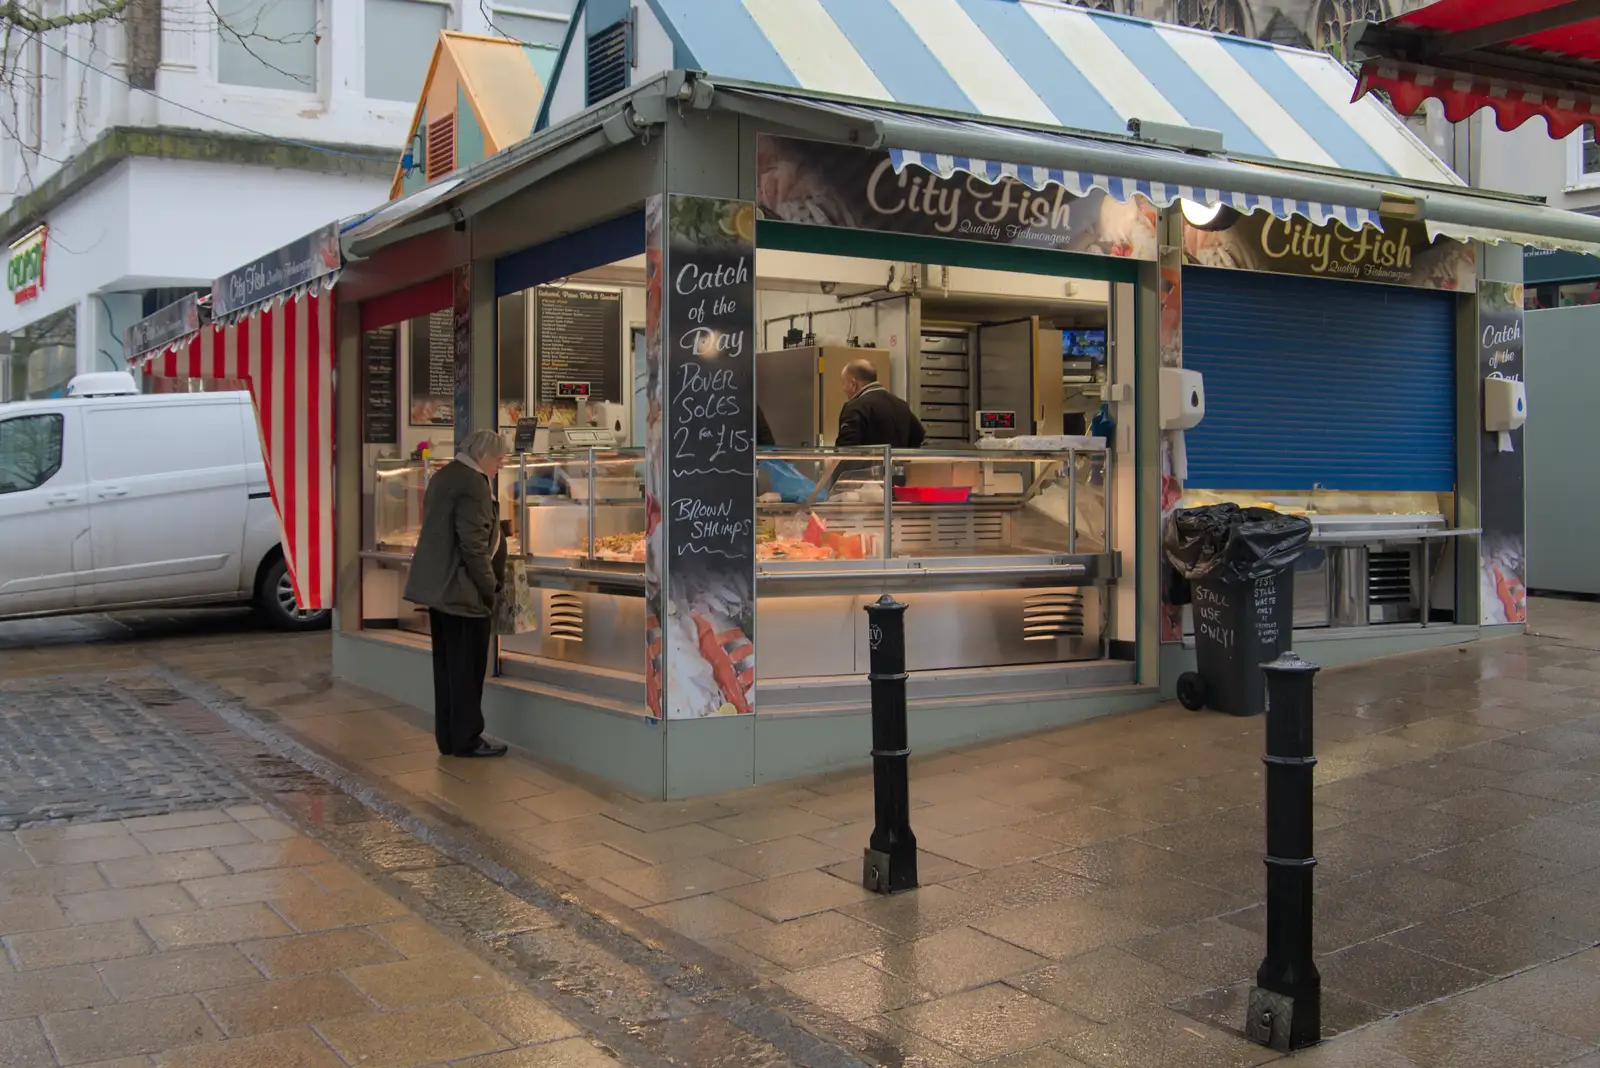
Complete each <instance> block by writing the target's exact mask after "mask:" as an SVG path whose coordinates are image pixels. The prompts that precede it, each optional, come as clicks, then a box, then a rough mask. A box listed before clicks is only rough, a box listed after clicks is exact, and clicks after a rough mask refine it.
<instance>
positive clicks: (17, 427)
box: [0, 415, 62, 493]
mask: <svg viewBox="0 0 1600 1068" xmlns="http://www.w3.org/2000/svg"><path fill="white" fill-rule="evenodd" d="M61 428H62V418H61V416H59V415H23V416H18V417H17V418H15V419H6V420H3V421H0V493H21V492H23V491H24V490H31V489H38V488H39V487H40V486H42V485H44V484H45V483H46V482H49V481H50V479H51V478H52V477H53V476H54V475H55V473H56V472H57V471H59V470H61Z"/></svg>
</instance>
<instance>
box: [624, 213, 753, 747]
mask: <svg viewBox="0 0 1600 1068" xmlns="http://www.w3.org/2000/svg"><path fill="white" fill-rule="evenodd" d="M664 208H665V214H666V219H665V223H666V225H665V228H664V229H665V234H664V237H665V248H664V250H663V251H664V253H665V256H664V257H663V259H664V262H663V263H662V265H661V268H660V269H659V271H657V272H656V276H655V280H654V281H653V282H652V283H651V286H650V288H651V290H652V291H656V292H659V296H657V297H655V300H657V301H658V302H659V304H660V306H661V307H662V309H663V312H664V314H663V322H664V327H665V328H664V330H663V332H662V336H661V337H660V338H659V339H658V341H657V343H656V345H655V346H651V345H650V342H649V339H648V337H647V339H646V346H647V349H651V348H654V349H655V350H656V351H659V353H660V356H659V357H658V358H656V360H655V365H654V367H653V368H652V371H651V373H650V376H649V378H650V381H649V386H650V388H651V389H652V390H653V391H654V392H655V395H656V396H657V397H659V398H660V406H659V413H658V412H657V406H656V404H655V403H654V402H652V404H651V413H650V418H652V419H654V420H655V425H654V426H653V427H650V428H649V430H648V433H647V438H648V440H649V441H650V443H651V446H652V447H654V448H656V449H658V450H659V453H658V455H657V456H656V457H654V458H653V460H652V461H651V462H650V463H649V464H648V467H649V469H651V470H653V471H654V472H655V474H656V475H657V476H658V483H657V485H656V486H655V487H654V488H655V491H656V493H655V496H654V497H652V499H651V502H649V505H648V507H647V512H648V513H649V514H650V517H651V518H650V522H651V523H653V524H654V525H653V529H651V530H650V531H649V532H648V533H649V539H650V540H649V550H648V556H650V557H653V558H654V559H655V560H656V561H657V563H656V564H655V565H654V567H655V569H656V575H655V580H656V582H657V583H658V590H659V592H658V595H657V597H656V598H655V600H654V602H653V603H652V613H653V625H652V628H651V634H650V654H651V655H650V664H651V668H650V670H651V672H652V673H654V674H657V675H658V676H659V677H658V678H657V679H655V680H651V679H647V682H646V692H647V695H648V694H650V693H651V692H654V693H656V694H657V695H659V696H658V697H657V701H658V702H659V704H658V705H657V708H661V707H664V709H665V718H667V719H695V718H702V717H706V716H717V715H748V714H750V713H752V712H754V711H755V656H756V649H755V568H756V501H755V493H756V477H755V475H756V441H755V367H754V359H755V347H754V342H755V205H753V204H751V203H750V202H748V201H739V200H721V199H714V198H707V197H689V196H677V195H673V196H669V197H666V198H665V203H664ZM648 215H649V211H648V210H647V226H649V225H650V222H649V220H648ZM647 256H648V253H647ZM646 269H647V273H648V272H649V270H650V268H649V265H648V264H647V268H646ZM647 360H648V357H647ZM650 570H651V564H650V563H649V562H648V560H647V564H646V572H647V574H646V579H647V584H648V582H649V579H650V575H649V572H650ZM647 593H648V585H647ZM657 664H659V665H660V666H659V667H657ZM652 712H653V714H656V715H660V712H659V711H656V710H655V709H652Z"/></svg>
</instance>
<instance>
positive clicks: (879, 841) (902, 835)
mask: <svg viewBox="0 0 1600 1068" xmlns="http://www.w3.org/2000/svg"><path fill="white" fill-rule="evenodd" d="M867 634H868V646H869V654H870V656H871V663H870V665H869V668H870V670H869V671H868V673H867V679H868V680H869V681H870V682H871V683H872V807H873V815H874V817H875V818H874V821H873V826H872V838H871V840H870V842H869V844H868V845H867V848H866V856H865V858H864V860H863V863H862V877H861V884H862V885H863V886H865V887H866V888H867V889H868V890H872V891H875V892H877V893H880V894H897V893H899V892H900V891H902V890H915V889H916V887H917V836H916V835H914V834H912V833H911V782H910V776H909V771H908V769H907V762H908V761H909V760H910V757H911V749H910V734H909V733H908V731H907V729H906V606H905V605H903V604H901V603H900V602H899V601H896V600H895V599H894V598H893V597H890V596H889V595H888V594H887V593H886V594H884V595H883V596H882V597H880V598H878V600H877V601H876V602H874V603H873V604H869V605H867Z"/></svg>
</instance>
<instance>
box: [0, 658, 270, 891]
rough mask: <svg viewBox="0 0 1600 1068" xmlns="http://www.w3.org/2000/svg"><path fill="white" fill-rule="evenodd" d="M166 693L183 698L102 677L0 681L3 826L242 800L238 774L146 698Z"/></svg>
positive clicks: (121, 816)
mask: <svg viewBox="0 0 1600 1068" xmlns="http://www.w3.org/2000/svg"><path fill="white" fill-rule="evenodd" d="M136 693H137V694H138V696H137V697H136V696H135V694H136ZM168 699H171V700H182V699H183V698H182V695H180V694H178V693H177V691H175V690H172V689H171V688H170V687H165V688H162V687H156V688H152V689H147V690H144V691H142V692H140V691H129V690H126V689H124V688H121V687H117V686H114V685H112V684H111V683H109V682H106V681H90V680H83V681H74V682H72V683H70V684H66V685H63V684H62V683H60V682H51V683H31V682H11V683H5V684H0V830H10V829H12V828H15V827H22V826H28V825H30V824H35V823H42V822H49V821H54V820H69V819H70V820H117V819H125V818H131V817H137V816H151V815H160V814H164V813H169V812H175V811H179V810H182V809H194V808H203V807H214V806H218V805H222V804H231V803H237V802H241V801H244V800H246V799H247V798H248V796H249V795H248V794H247V793H246V792H245V790H244V788H243V787H242V786H241V785H239V783H238V780H237V778H236V777H235V776H234V775H233V774H231V773H230V772H228V771H227V770H225V769H223V768H222V767H220V766H219V765H217V763H216V762H215V761H214V760H212V759H210V758H209V757H207V756H204V755H202V754H200V753H197V752H196V751H195V749H194V748H193V747H192V746H191V745H189V744H187V743H186V742H185V741H184V740H183V739H182V738H181V736H180V735H179V734H178V733H176V732H175V731H174V730H172V729H170V728H169V727H167V726H165V725H164V723H163V720H162V719H161V718H158V717H156V716H155V715H153V714H152V711H151V710H150V708H149V707H146V706H147V704H153V703H156V702H159V701H162V700H168ZM125 855H126V854H125ZM96 859H99V858H96Z"/></svg>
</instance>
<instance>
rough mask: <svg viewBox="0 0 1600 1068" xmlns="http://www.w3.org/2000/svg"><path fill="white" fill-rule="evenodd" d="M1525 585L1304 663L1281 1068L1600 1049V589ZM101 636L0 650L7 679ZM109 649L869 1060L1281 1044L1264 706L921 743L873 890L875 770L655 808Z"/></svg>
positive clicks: (1139, 1065)
mask: <svg viewBox="0 0 1600 1068" xmlns="http://www.w3.org/2000/svg"><path fill="white" fill-rule="evenodd" d="M1534 612H1535V615H1534V628H1533V629H1534V631H1535V633H1534V634H1533V635H1532V636H1529V637H1526V638H1518V639H1508V640H1504V641H1499V642H1494V643H1484V644H1479V645H1474V646H1470V647H1465V648H1460V649H1446V650H1440V651H1436V652H1431V653H1426V654H1417V655H1413V656H1408V657H1402V658H1395V659H1393V660H1389V661H1382V662H1378V663H1375V664H1371V665H1366V666H1363V667H1359V668H1352V669H1343V670H1339V671H1329V672H1325V673H1324V674H1323V675H1322V676H1321V677H1320V678H1319V683H1318V717H1317V736H1318V745H1317V748H1318V755H1319V758H1320V762H1319V765H1318V769H1317V775H1318V780H1317V781H1318V790H1317V809H1316V813H1317V827H1318V841H1317V853H1318V857H1319V860H1320V866H1319V868H1318V874H1317V880H1318V903H1317V917H1318V919H1317V923H1318V928H1317V930H1318V952H1319V966H1320V967H1321V969H1322V973H1323V976H1324V982H1325V989H1326V995H1325V1001H1324V1020H1325V1023H1326V1024H1327V1030H1328V1032H1329V1033H1330V1035H1332V1034H1342V1036H1343V1037H1338V1038H1335V1039H1333V1040H1332V1041H1330V1042H1328V1043H1325V1044H1324V1046H1322V1047H1321V1048H1319V1049H1317V1050H1315V1051H1311V1052H1307V1053H1302V1054H1299V1055H1297V1056H1296V1061H1297V1062H1304V1064H1306V1065H1311V1066H1316V1065H1336V1066H1345V1065H1361V1066H1373V1068H1435V1066H1438V1068H1445V1066H1449V1068H1456V1066H1464V1068H1472V1066H1475V1065H1480V1064H1481V1065H1484V1066H1485V1068H1490V1066H1493V1068H1545V1066H1553V1065H1561V1064H1570V1065H1572V1066H1573V1068H1600V1057H1597V1056H1596V1054H1595V1053H1594V1051H1595V1049H1596V1048H1597V1047H1600V1010H1596V1009H1594V1008H1593V1006H1595V1005H1596V1004H1600V961H1597V960H1596V958H1595V956H1594V953H1593V952H1592V947H1593V946H1595V944H1596V943H1597V942H1600V920H1597V919H1596V917H1600V780H1597V778H1596V776H1597V775H1600V637H1597V635H1600V631H1597V629H1596V624H1597V623H1600V608H1597V607H1596V606H1592V605H1577V604H1571V603H1563V602H1550V601H1540V602H1536V604H1535V607H1534ZM0 641H3V637H0ZM95 648H96V647H91V646H83V647H77V646H74V647H69V648H66V649H62V650H48V649H30V650H27V651H25V652H21V653H18V654H16V655H13V654H10V653H6V652H0V675H7V674H10V675H24V674H29V673H38V672H40V671H43V670H57V671H60V670H71V665H73V664H81V663H87V662H90V661H93V660H94V659H95V656H96V653H95V652H94V649H95ZM98 649H99V650H102V651H106V652H109V653H110V654H111V655H113V656H114V657H117V658H119V659H121V658H126V660H127V662H128V663H129V664H130V666H131V665H133V664H137V663H144V662H147V661H148V660H149V659H150V658H157V659H159V660H161V661H162V662H165V663H169V664H171V665H173V666H175V667H177V668H179V669H180V670H182V671H184V672H186V673H188V674H191V675H193V676H196V677H200V678H205V679H207V680H209V681H210V682H212V683H214V684H216V685H219V686H222V687H225V688H226V689H228V690H230V691H231V692H233V693H234V694H236V695H238V696H239V697H240V698H241V699H242V700H244V701H246V702H248V703H249V704H250V705H251V706H253V707H254V708H256V709H258V710H259V711H260V713H261V715H262V716H263V717H264V718H265V719H267V720H271V721H273V722H276V723H277V724H278V726H279V727H280V728H282V729H284V730H287V731H288V732H290V733H291V734H292V735H293V736H295V737H297V738H300V739H302V740H304V741H306V742H307V743H310V744H312V745H314V746H315V747H317V748H319V749H320V750H322V751H323V752H325V753H328V754H331V755H333V756H335V757H337V758H339V759H340V760H342V761H343V762H345V763H346V764H347V765H349V766H351V767H354V768H357V769H359V770H360V771H361V772H362V773H363V774H364V775H366V776H368V777H370V778H371V779H372V781H374V782H377V783H381V784H382V787H383V789H384V790H385V791H386V792H387V793H389V794H390V795H391V796H392V797H395V798H397V799H400V800H402V801H403V802H405V803H407V804H409V805H410V806H411V807H412V808H413V809H414V811H416V812H418V813H421V814H423V815H424V816H425V817H427V818H430V819H441V820H442V821H443V822H446V823H449V822H455V823H457V824H461V825H466V826H470V827H474V828H476V829H477V830H479V831H481V832H483V833H484V834H486V835H489V836H491V837H492V838H494V839H495V840H496V841H497V842H499V843H500V844H501V845H502V846H503V847H504V848H505V851H506V852H505V855H506V857H508V858H510V859H511V861H512V862H513V866H515V867H516V868H518V869H519V870H520V871H521V872H523V873H524V874H527V875H530V876H532V877H534V878H536V879H540V880H543V881H545V882H547V883H549V884H551V885H554V886H556V887H557V888H558V889H559V888H561V887H563V886H568V887H571V888H574V889H575V890H576V891H578V892H579V893H581V894H590V895H595V894H599V895H604V896H605V898H606V899H607V900H609V901H610V902H613V903H615V904H616V905H618V906H621V907H623V908H624V909H633V910H637V914H638V915H639V916H642V917H645V918H647V919H648V920H649V921H653V922H654V923H656V924H659V925H661V927H662V928H664V929H667V930H670V931H672V932H676V933H677V934H678V935H681V936H684V937H686V938H688V939H692V940H694V941H697V942H699V943H701V944H702V945H704V946H706V947H709V948H710V949H711V950H713V951H715V952H716V953H718V954H720V955H721V956H722V957H723V958H724V959H726V960H728V961H730V962H733V963H735V964H737V965H738V966H740V967H742V968H744V969H747V970H748V972H750V973H751V974H753V975H754V976H756V977H758V978H759V979H762V980H767V981H770V982H771V983H773V984H775V985H776V986H777V987H779V988H781V989H782V990H785V991H788V992H789V993H790V994H792V995H795V996H797V997H799V998H800V999H802V1000H803V1001H805V1002H809V1003H811V1004H813V1005H815V1006H817V1007H819V1008H820V1009H822V1010H824V1011H825V1012H826V1013H828V1014H829V1015H830V1017H831V1018H833V1019H836V1020H842V1021H845V1023H843V1024H841V1025H840V1027H841V1031H840V1033H841V1034H848V1035H853V1036H855V1038H854V1039H853V1042H854V1044H855V1045H856V1046H857V1047H858V1048H860V1049H862V1050H863V1051H864V1052H865V1053H866V1054H867V1055H868V1056H870V1057H872V1058H874V1059H877V1060H881V1061H883V1062H884V1063H890V1064H903V1065H925V1066H929V1068H937V1066H961V1065H968V1064H973V1063H983V1064H999V1065H1005V1066H1006V1068H1061V1066H1069V1068H1070V1066H1074V1065H1089V1066H1094V1068H1154V1066H1160V1065H1169V1064H1170V1065H1174V1066H1183V1068H1209V1066H1212V1065H1216V1066H1233V1065H1240V1066H1247V1065H1254V1064H1258V1063H1263V1062H1265V1061H1268V1060H1271V1059H1274V1055H1273V1054H1272V1053H1270V1052H1269V1051H1266V1050H1263V1049H1261V1048H1259V1047H1256V1046H1254V1045H1251V1044H1249V1043H1246V1042H1245V1041H1244V1040H1243V1039H1242V1038H1240V1037H1239V1036H1238V1035H1237V1030H1238V1028H1239V1025H1240V1023H1241V1021H1242V1017H1243V1005H1242V999H1243V991H1244V989H1245V987H1246V986H1247V983H1248V979H1249V977H1250V976H1251V975H1252V974H1253V972H1254V970H1255V967H1256V965H1257V964H1258V963H1259V960H1260V957H1261V952H1262V948H1263V935H1262V922H1263V917H1262V912H1261V907H1260V905H1259V902H1260V899H1261V888H1262V882H1263V875H1262V868H1261V860H1260V845H1261V838H1262V814H1261V811H1260V805H1259V801H1260V797H1261V791H1262V787H1261V777H1260V770H1259V769H1260V764H1259V757H1260V751H1261V737H1260V731H1261V724H1260V721H1253V720H1237V719H1232V718H1229V717H1223V716H1216V715H1212V714H1201V715H1195V714H1191V713H1187V712H1184V711H1182V710H1181V709H1178V708H1176V707H1175V706H1169V707H1163V708H1158V709H1154V710H1151V711H1148V712H1144V713H1140V714H1136V715H1131V716H1122V717H1116V718H1114V719H1105V720H1099V721H1095V722H1092V723H1088V724H1083V725H1080V726H1076V727H1071V728H1066V729H1063V730H1058V731H1054V732H1049V733H1045V734H1040V735H1034V736H1031V737H1028V738H1023V739H1017V740H1014V741H1011V742H1007V743H1002V744H998V745H990V746H978V747H971V748H968V749H965V750H962V751H959V752H952V753H945V754H930V755H919V756H918V757H917V758H915V759H914V763H913V785H912V789H913V797H914V801H915V803H916V805H917V806H918V807H917V810H916V812H915V813H914V815H913V820H912V823H913V827H914V828H915V830H916V832H917V835H918V838H919V841H920V843H921V846H922V857H921V866H922V880H923V884H924V885H923V887H922V888H921V889H920V890H918V891H916V892H915V893H913V894H909V895H904V896H900V897H896V898H892V899H876V898H872V897H870V896H869V895H867V894H866V893H865V892H863V891H862V890H861V889H860V887H859V879H860V863H861V862H860V851H861V848H862V845H863V844H864V843H865V841H866V838H867V834H868V831H869V829H870V814H871V795H870V780H869V777H868V776H867V775H866V774H865V773H857V772H852V773H848V774H841V775H835V776H828V777H824V778H820V779H814V780H809V781H806V782H802V783H796V784H786V785H783V786H779V787H774V788H758V789H753V790H746V791H741V792H738V793H736V794H731V795H726V796H722V797H718V798H712V799H707V800H702V801H696V802H694V803H690V804H647V803H641V802H638V801H635V800H632V799H629V798H626V797H623V796H620V795H618V794H616V793H614V792H611V791H608V790H606V789H603V788H600V787H598V786H595V785H594V784H589V783H582V782H578V781H576V780H575V779H574V778H573V777H571V776H568V775H564V774H562V773H559V772H558V771H556V770H554V769H551V768H546V767H541V766H539V765H537V764H536V763H534V762H532V761H529V760H524V759H512V760H508V761H503V762H493V761H491V762H482V761H479V762H467V761H458V760H453V759H448V758H446V759H441V758H439V757H438V756H437V755H436V754H435V753H434V752H433V741H432V737H431V733H430V732H429V731H428V730H427V729H426V724H425V723H424V722H423V721H422V720H421V719H420V718H419V717H417V716H416V715H415V713H414V712H410V711H407V710H404V709H398V708H393V707H390V706H389V705H388V704H387V703H386V702H385V701H384V700H383V699H381V698H377V697H374V696H373V695H370V694H364V693H361V692H359V691H355V690H352V689H349V688H346V687H344V686H342V685H336V684H334V683H332V682H331V680H330V679H329V675H328V662H327V652H326V642H325V639H318V638H294V639H287V640H284V639H270V638H253V637H251V638H240V637H235V636H226V635H225V636H219V637H217V638H216V639H213V640H196V639H195V638H194V637H193V636H189V637H184V638H179V639H174V640H170V641H158V642H149V643H142V644H138V645H117V644H111V645H101V646H99V647H98ZM62 663H66V664H68V665H69V666H68V667H65V668H63V667H61V666H60V665H61V664H62ZM685 1063H690V1064H692V1063H693V1061H692V1060H690V1061H686V1062H685Z"/></svg>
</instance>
